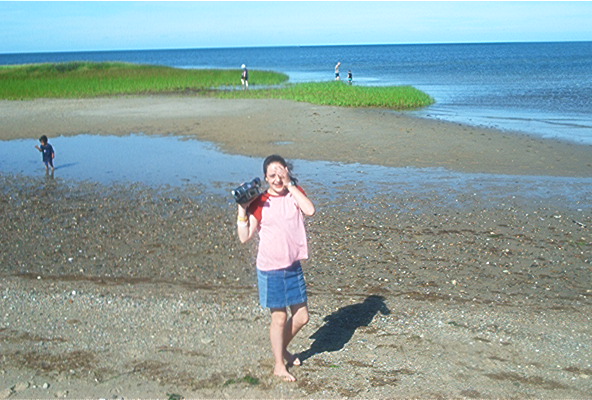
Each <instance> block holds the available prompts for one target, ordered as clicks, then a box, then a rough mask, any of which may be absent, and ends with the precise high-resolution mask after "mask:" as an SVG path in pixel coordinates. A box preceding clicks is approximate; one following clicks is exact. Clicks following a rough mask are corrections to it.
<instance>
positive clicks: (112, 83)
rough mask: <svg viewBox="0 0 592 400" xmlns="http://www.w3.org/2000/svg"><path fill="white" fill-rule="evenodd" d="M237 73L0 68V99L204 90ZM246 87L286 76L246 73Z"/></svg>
mask: <svg viewBox="0 0 592 400" xmlns="http://www.w3.org/2000/svg"><path fill="white" fill-rule="evenodd" d="M240 75H241V70H214V69H208V70H201V69H179V68H171V67H164V66H155V65H137V64H128V63H109V62H104V63H94V62H70V63H56V64H53V63H51V64H31V65H20V66H4V67H0V98H2V99H7V100H25V99H35V98H79V97H97V96H112V95H125V94H147V93H182V92H191V91H195V92H200V91H202V92H207V91H209V90H214V89H215V88H220V87H232V86H237V85H238V86H240ZM250 78H251V79H250V80H251V83H252V84H257V85H278V84H281V83H283V82H286V81H287V80H288V76H287V75H285V74H280V73H277V72H271V71H251V77H250Z"/></svg>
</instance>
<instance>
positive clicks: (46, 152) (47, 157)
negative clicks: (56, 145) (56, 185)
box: [35, 135, 55, 171]
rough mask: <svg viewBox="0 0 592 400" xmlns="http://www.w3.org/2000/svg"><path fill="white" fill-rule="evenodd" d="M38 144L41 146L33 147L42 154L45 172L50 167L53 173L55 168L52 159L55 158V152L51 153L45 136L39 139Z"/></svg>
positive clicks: (51, 147) (51, 150)
mask: <svg viewBox="0 0 592 400" xmlns="http://www.w3.org/2000/svg"><path fill="white" fill-rule="evenodd" d="M39 143H41V146H35V148H36V149H37V150H39V151H40V152H41V153H42V154H43V163H44V164H45V170H46V171H49V167H51V170H52V171H53V170H54V169H55V167H54V166H53V159H54V158H55V151H53V146H52V145H51V144H49V141H48V140H47V136H45V135H43V136H41V137H40V138H39Z"/></svg>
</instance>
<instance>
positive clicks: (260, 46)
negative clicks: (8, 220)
mask: <svg viewBox="0 0 592 400" xmlns="http://www.w3.org/2000/svg"><path fill="white" fill-rule="evenodd" d="M586 42H592V40H528V41H525V40H516V41H481V42H423V43H355V44H302V45H298V44H291V45H256V46H220V47H215V46H206V47H163V48H128V49H103V50H99V49H94V50H88V49H87V50H45V51H41V50H35V51H18V52H0V55H13V54H51V53H101V52H124V51H175V50H179V51H182V50H226V49H228V50H231V49H265V48H291V47H357V46H434V45H473V44H536V43H539V44H542V43H586Z"/></svg>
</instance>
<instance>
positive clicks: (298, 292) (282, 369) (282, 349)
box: [237, 155, 315, 382]
mask: <svg viewBox="0 0 592 400" xmlns="http://www.w3.org/2000/svg"><path fill="white" fill-rule="evenodd" d="M263 173H264V174H265V180H266V181H267V183H268V184H269V189H268V190H267V191H266V192H264V193H263V194H261V195H259V196H258V197H256V198H255V199H254V200H253V201H251V202H250V203H247V204H239V206H238V220H237V231H238V237H239V239H240V241H241V242H242V243H245V242H247V241H249V240H250V239H252V238H253V237H254V236H255V233H257V232H258V233H259V239H260V240H259V249H258V252H257V280H258V286H259V301H260V303H261V305H262V306H263V307H267V308H270V310H271V325H270V328H269V338H270V340H271V349H272V352H273V357H274V360H275V367H274V374H275V375H277V376H279V377H281V378H282V379H284V380H286V381H289V382H293V381H295V380H296V378H295V377H294V376H293V375H292V374H290V372H289V371H288V367H291V366H293V365H300V364H301V362H300V359H299V358H298V356H297V355H294V354H291V353H290V352H288V345H289V344H290V342H291V341H292V339H293V338H294V336H296V334H297V333H298V331H300V329H302V327H303V326H304V325H306V324H307V323H308V319H309V315H308V306H307V294H306V283H305V281H304V275H303V272H302V266H301V265H300V260H304V259H306V258H308V244H307V240H306V231H305V228H304V215H308V216H310V215H313V214H314V213H315V207H314V204H313V203H312V201H310V199H309V198H308V197H307V196H306V194H305V192H304V191H303V190H302V188H301V187H300V186H297V185H296V182H295V180H294V178H293V177H292V176H291V174H290V169H289V165H288V163H286V160H284V159H283V158H282V157H281V156H278V155H271V156H269V157H267V158H266V159H265V161H264V162H263ZM288 307H289V308H290V312H291V316H290V317H288V310H287V308H288Z"/></svg>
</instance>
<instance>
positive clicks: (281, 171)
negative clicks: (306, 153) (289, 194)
mask: <svg viewBox="0 0 592 400" xmlns="http://www.w3.org/2000/svg"><path fill="white" fill-rule="evenodd" d="M274 171H275V173H276V174H277V176H278V177H279V178H280V179H281V180H282V183H283V184H284V186H288V184H289V183H290V182H291V181H292V178H291V177H290V170H289V169H288V168H287V167H284V166H281V165H277V167H276V168H275V169H274Z"/></svg>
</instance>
